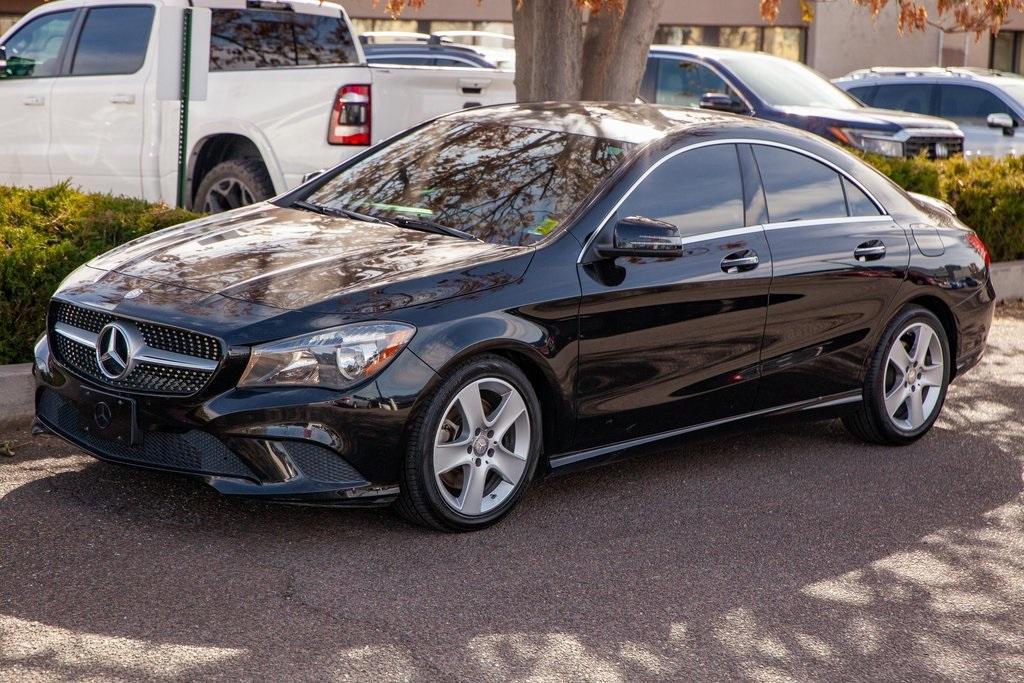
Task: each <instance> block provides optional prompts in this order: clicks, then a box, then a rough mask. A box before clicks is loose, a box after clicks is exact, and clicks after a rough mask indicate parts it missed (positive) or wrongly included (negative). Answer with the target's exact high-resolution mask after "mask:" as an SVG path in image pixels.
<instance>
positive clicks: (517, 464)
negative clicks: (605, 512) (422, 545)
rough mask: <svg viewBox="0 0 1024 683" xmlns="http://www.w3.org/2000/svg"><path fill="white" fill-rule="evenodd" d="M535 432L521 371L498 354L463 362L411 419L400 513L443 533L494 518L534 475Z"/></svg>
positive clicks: (536, 414)
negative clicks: (414, 417) (411, 426)
mask: <svg viewBox="0 0 1024 683" xmlns="http://www.w3.org/2000/svg"><path fill="white" fill-rule="evenodd" d="M540 434H541V427H540V404H539V403H538V401H537V397H536V395H535V394H534V391H533V388H532V387H531V386H530V383H529V381H528V380H527V378H526V376H525V375H523V373H522V371H521V370H520V369H519V368H517V367H516V366H515V365H514V364H512V363H510V362H508V361H507V360H505V359H503V358H501V357H498V356H492V355H487V356H481V357H479V358H476V359H473V360H471V361H469V362H468V363H466V364H464V365H462V366H461V367H459V368H458V369H456V370H455V372H453V373H452V374H451V375H450V376H449V377H448V378H447V379H446V380H445V381H444V383H443V384H442V385H441V386H440V387H439V388H438V389H437V390H436V391H435V392H434V393H433V395H432V396H431V397H430V398H429V399H428V402H427V403H426V405H425V408H424V409H423V410H422V412H421V413H420V415H418V416H417V418H416V419H415V421H414V423H413V428H412V429H411V433H410V437H409V442H408V447H407V452H406V462H405V470H404V479H403V482H402V487H401V495H400V497H399V501H398V504H397V508H398V511H399V512H400V513H401V514H402V515H403V516H405V517H406V518H408V519H409V520H411V521H413V522H416V523H417V524H422V525H425V526H429V527H432V528H435V529H442V530H446V531H470V530H474V529H480V528H483V527H485V526H488V525H490V524H493V523H494V522H496V521H498V520H499V519H501V518H502V517H503V516H504V515H506V514H507V513H508V512H509V511H510V510H511V509H512V508H513V507H514V506H515V504H516V503H517V502H518V501H519V500H520V498H522V496H523V493H524V492H525V490H526V488H527V486H528V485H529V483H530V480H531V479H532V478H533V473H534V471H535V470H536V467H537V460H538V458H539V456H540V444H541V438H540Z"/></svg>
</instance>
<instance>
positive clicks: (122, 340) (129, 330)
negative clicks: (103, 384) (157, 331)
mask: <svg viewBox="0 0 1024 683" xmlns="http://www.w3.org/2000/svg"><path fill="white" fill-rule="evenodd" d="M142 346H143V344H142V342H141V335H140V334H139V332H138V330H136V329H135V327H134V326H132V325H130V324H128V323H120V322H116V323H109V324H108V325H106V326H104V327H103V329H102V330H100V333H99V335H98V336H97V337H96V363H97V365H99V367H100V372H102V373H103V376H104V377H106V378H107V379H112V380H118V379H124V378H125V377H127V376H128V375H129V373H131V371H132V370H134V369H135V355H136V353H138V350H139V349H140V348H142Z"/></svg>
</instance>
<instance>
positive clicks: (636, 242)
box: [598, 216, 683, 258]
mask: <svg viewBox="0 0 1024 683" xmlns="http://www.w3.org/2000/svg"><path fill="white" fill-rule="evenodd" d="M598 253H599V254H601V256H611V257H615V256H651V257H655V258H665V257H676V256H682V255H683V238H682V237H680V236H679V228H677V227H676V226H674V225H672V224H671V223H666V222H665V221H659V220H656V219H654V218H645V217H643V216H627V217H626V218H623V219H622V220H620V221H619V222H618V223H616V224H615V230H614V231H613V232H612V245H611V246H610V247H607V246H605V247H598Z"/></svg>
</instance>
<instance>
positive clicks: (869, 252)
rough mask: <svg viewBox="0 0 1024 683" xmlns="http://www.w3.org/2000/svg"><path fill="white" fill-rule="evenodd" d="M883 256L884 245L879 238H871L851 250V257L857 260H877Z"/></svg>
mask: <svg viewBox="0 0 1024 683" xmlns="http://www.w3.org/2000/svg"><path fill="white" fill-rule="evenodd" d="M883 256H885V245H884V244H882V242H881V241H880V240H871V241H869V242H865V243H863V244H861V245H859V246H858V247H857V248H856V249H854V250H853V257H854V258H855V259H857V260H858V261H877V260H878V259H880V258H882V257H883Z"/></svg>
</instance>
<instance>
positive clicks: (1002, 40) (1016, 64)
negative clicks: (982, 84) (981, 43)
mask: <svg viewBox="0 0 1024 683" xmlns="http://www.w3.org/2000/svg"><path fill="white" fill-rule="evenodd" d="M1022 48H1024V31H1000V32H999V33H998V34H997V35H995V36H992V52H991V53H990V54H989V60H988V65H989V66H990V67H991V68H993V69H998V70H1000V71H1013V72H1016V73H1021V49H1022Z"/></svg>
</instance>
